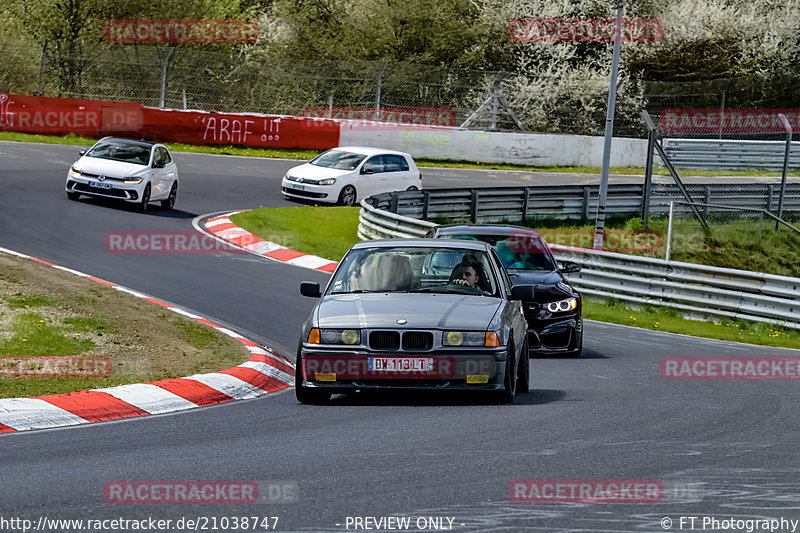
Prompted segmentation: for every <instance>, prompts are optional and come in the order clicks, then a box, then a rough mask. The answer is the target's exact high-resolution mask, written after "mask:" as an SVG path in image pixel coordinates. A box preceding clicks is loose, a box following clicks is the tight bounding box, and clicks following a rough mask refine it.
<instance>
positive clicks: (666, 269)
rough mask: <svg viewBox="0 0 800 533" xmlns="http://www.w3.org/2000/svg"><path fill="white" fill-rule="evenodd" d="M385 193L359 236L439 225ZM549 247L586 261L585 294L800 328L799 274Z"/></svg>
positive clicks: (574, 279) (367, 210)
mask: <svg viewBox="0 0 800 533" xmlns="http://www.w3.org/2000/svg"><path fill="white" fill-rule="evenodd" d="M422 192H427V193H428V200H429V201H430V198H431V196H432V194H431V193H432V192H433V191H420V192H419V193H417V194H421V193H422ZM461 192H462V193H463V192H464V191H461ZM401 194H402V195H406V194H408V193H405V192H404V193H401ZM383 196H385V195H377V196H375V197H371V198H365V199H364V200H362V202H361V212H360V214H359V225H358V236H359V238H361V239H363V240H368V239H380V238H395V237H400V238H402V237H421V236H424V235H425V234H426V233H427V232H428V231H430V230H431V229H432V228H434V227H436V226H437V224H435V223H433V222H430V221H427V220H421V219H418V218H415V217H413V216H407V215H402V214H397V213H392V212H389V211H388V210H386V209H385V208H386V207H387V206H386V202H382V201H380V200H379V197H383ZM384 200H385V199H384ZM389 202H390V203H391V197H390V199H389ZM395 202H398V201H395ZM461 205H462V214H463V215H464V216H466V217H468V216H469V212H468V211H467V212H464V204H461ZM395 207H398V206H397V205H395ZM428 207H429V208H430V204H429V206H428ZM398 209H399V208H398ZM456 209H457V208H453V210H452V211H451V212H454V211H455V210H456ZM506 218H507V219H508V218H513V217H511V215H508V216H506ZM550 247H551V249H552V250H553V251H554V252H555V255H556V258H557V259H559V260H560V261H574V262H576V263H578V264H580V265H581V268H582V269H581V271H580V272H578V273H574V274H568V275H567V276H568V278H569V280H570V282H571V283H573V284H574V285H575V287H576V288H577V289H578V290H580V291H581V293H583V294H586V295H590V296H595V297H600V298H603V297H611V298H616V299H619V300H623V301H625V302H629V303H633V304H653V305H660V306H666V307H673V308H675V309H678V310H679V311H681V312H683V313H685V314H689V315H699V316H712V317H718V318H720V317H721V318H728V319H731V318H738V319H746V320H753V321H756V322H767V323H771V324H779V325H783V326H786V327H791V328H795V329H800V278H791V277H786V276H776V275H772V274H763V273H758V272H749V271H745V270H734V269H728V268H719V267H713V266H706V265H696V264H693V263H681V262H677V261H665V260H663V259H656V258H650V257H639V256H633V255H625V254H618V253H610V252H602V251H595V250H587V249H583V248H572V247H568V246H557V245H551V246H550Z"/></svg>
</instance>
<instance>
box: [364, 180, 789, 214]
mask: <svg viewBox="0 0 800 533" xmlns="http://www.w3.org/2000/svg"><path fill="white" fill-rule="evenodd" d="M643 187H644V186H643V185H642V184H630V185H627V184H626V185H620V184H609V186H608V202H607V206H606V213H607V214H609V215H621V214H639V215H640V216H642V217H644V208H645V206H644V204H643V200H642V198H643ZM685 187H686V189H687V191H688V192H689V194H690V195H691V197H692V198H693V199H694V200H695V201H697V202H702V203H705V204H724V205H728V206H734V207H757V208H763V209H767V210H768V211H775V210H777V206H778V198H779V196H780V183H777V182H776V183H688V184H686V185H685ZM597 192H598V186H597V185H562V186H541V187H539V186H537V187H502V188H481V189H427V190H422V191H399V192H391V193H383V194H378V195H375V196H372V197H370V198H369V201H370V204H369V205H370V206H372V207H374V208H376V209H380V210H382V211H388V212H390V213H393V214H397V215H402V216H404V217H407V218H412V219H423V220H431V219H433V220H437V219H450V220H453V221H469V222H475V223H479V222H480V223H486V222H502V221H519V220H521V219H523V218H527V217H529V216H531V217H532V216H539V217H552V218H584V219H590V218H594V217H595V216H597ZM671 200H675V201H682V200H684V197H683V196H682V195H681V192H680V190H679V188H678V187H677V186H676V185H674V184H661V183H654V184H653V185H652V186H651V191H650V195H649V206H648V209H649V216H666V215H667V214H668V213H669V203H670V201H671ZM362 205H363V204H362ZM685 209H687V210H688V207H686V208H685ZM704 210H705V212H711V211H715V210H717V211H723V210H722V209H715V208H713V207H709V208H705V209H704ZM784 211H786V212H793V211H795V212H797V211H800V183H789V184H787V186H786V195H785V198H784Z"/></svg>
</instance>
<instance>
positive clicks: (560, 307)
mask: <svg viewBox="0 0 800 533" xmlns="http://www.w3.org/2000/svg"><path fill="white" fill-rule="evenodd" d="M576 307H578V299H577V298H567V299H566V300H561V301H560V302H550V303H549V304H547V310H548V311H550V312H551V313H563V312H565V311H572V310H573V309H575V308H576Z"/></svg>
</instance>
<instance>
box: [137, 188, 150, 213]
mask: <svg viewBox="0 0 800 533" xmlns="http://www.w3.org/2000/svg"><path fill="white" fill-rule="evenodd" d="M148 203H150V184H149V183H148V184H147V186H146V187H145V188H144V192H143V193H142V201H141V202H139V211H140V212H142V213H147V207H148V206H147V204H148Z"/></svg>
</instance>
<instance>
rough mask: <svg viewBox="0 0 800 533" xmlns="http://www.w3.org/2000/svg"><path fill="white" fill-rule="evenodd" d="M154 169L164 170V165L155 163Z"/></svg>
mask: <svg viewBox="0 0 800 533" xmlns="http://www.w3.org/2000/svg"><path fill="white" fill-rule="evenodd" d="M153 168H164V163H156V162H155V161H153Z"/></svg>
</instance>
